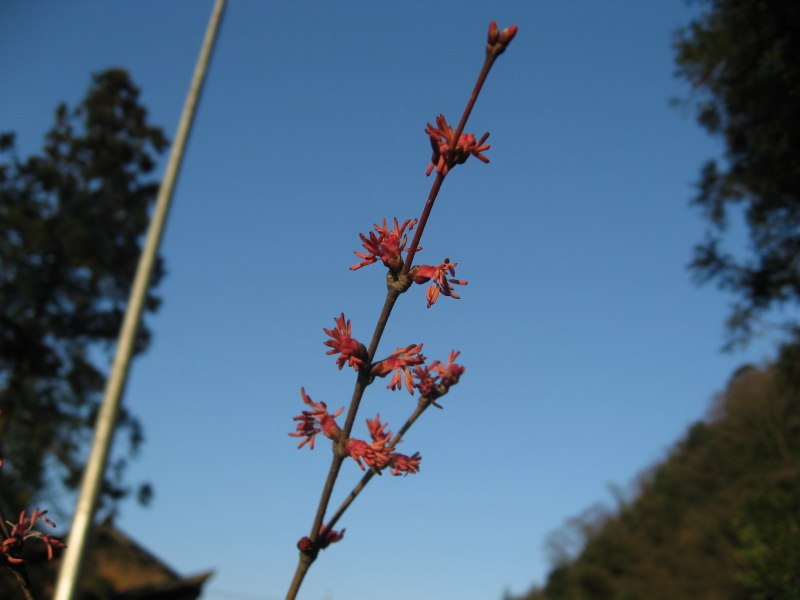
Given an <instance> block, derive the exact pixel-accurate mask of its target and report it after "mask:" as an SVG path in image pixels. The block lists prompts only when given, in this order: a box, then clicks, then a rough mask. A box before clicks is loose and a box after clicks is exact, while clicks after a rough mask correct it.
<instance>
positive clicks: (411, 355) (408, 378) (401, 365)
mask: <svg viewBox="0 0 800 600" xmlns="http://www.w3.org/2000/svg"><path fill="white" fill-rule="evenodd" d="M421 351H422V344H416V345H415V344H411V345H409V346H406V347H405V348H398V349H397V350H395V351H394V352H392V353H391V354H390V355H389V356H388V357H387V358H384V359H383V360H382V361H380V362H378V363H375V364H374V365H372V370H371V371H370V373H371V374H372V375H374V376H375V377H386V376H387V375H388V374H389V373H391V372H393V371H394V375H392V379H391V381H390V382H389V385H387V386H386V387H388V388H389V389H391V390H395V389H398V390H399V389H400V388H401V387H402V386H403V382H405V385H406V389H408V393H409V394H411V395H412V396H413V395H414V380H413V378H412V372H411V369H409V367H413V366H415V365H421V364H422V363H424V362H425V357H424V356H423V355H422V354H420V352H421Z"/></svg>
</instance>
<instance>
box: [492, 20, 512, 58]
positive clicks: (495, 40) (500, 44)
mask: <svg viewBox="0 0 800 600" xmlns="http://www.w3.org/2000/svg"><path fill="white" fill-rule="evenodd" d="M517 29H518V28H517V26H516V25H512V26H511V27H506V28H505V29H503V31H500V30H499V29H498V28H497V23H496V22H494V21H492V22H491V23H489V37H488V39H487V42H486V52H489V53H491V52H495V53H497V55H498V56H500V55H501V54H502V53H503V52H505V51H506V46H508V44H509V43H511V40H513V39H514V36H515V35H517Z"/></svg>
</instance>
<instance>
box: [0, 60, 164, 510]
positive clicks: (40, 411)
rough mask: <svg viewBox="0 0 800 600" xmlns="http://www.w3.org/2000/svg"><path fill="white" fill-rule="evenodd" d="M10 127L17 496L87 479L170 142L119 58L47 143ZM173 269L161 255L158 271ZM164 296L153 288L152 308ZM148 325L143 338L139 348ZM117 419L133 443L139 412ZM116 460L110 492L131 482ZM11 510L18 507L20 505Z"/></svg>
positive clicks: (3, 326)
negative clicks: (18, 144)
mask: <svg viewBox="0 0 800 600" xmlns="http://www.w3.org/2000/svg"><path fill="white" fill-rule="evenodd" d="M14 142H15V140H14V135H13V134H8V133H7V134H3V135H2V136H0V261H2V262H0V336H2V337H1V338H0V339H2V344H0V409H1V410H2V411H3V415H2V418H0V441H1V442H2V450H3V455H4V456H5V457H6V458H7V464H6V466H5V468H4V469H3V471H2V473H0V477H2V478H3V479H2V485H1V486H0V499H1V500H2V501H3V502H4V503H5V504H6V508H7V509H8V508H13V509H14V510H19V509H20V507H22V506H27V505H28V504H29V503H30V501H31V499H32V497H33V496H34V495H42V494H46V493H47V491H48V490H49V489H52V488H53V484H54V482H59V480H60V482H59V483H56V487H58V485H61V484H65V485H67V486H68V487H74V486H75V485H77V483H78V482H79V478H80V474H81V470H82V466H83V464H82V461H83V457H84V455H85V451H86V446H85V442H86V441H87V440H88V439H89V435H90V433H91V430H92V427H93V425H94V418H95V414H96V411H97V407H98V402H99V399H100V393H101V391H102V388H103V384H104V379H105V370H106V366H107V362H108V358H109V351H110V348H111V346H112V343H113V342H114V340H115V339H116V337H117V335H118V332H119V328H120V324H121V322H122V316H123V313H124V309H125V304H126V302H127V296H128V292H129V289H130V285H131V282H132V279H133V275H134V273H135V269H136V264H137V261H138V258H139V253H140V246H141V239H142V234H143V233H144V232H145V230H146V228H147V224H148V215H149V209H150V207H151V205H152V202H153V201H154V199H155V197H156V195H157V192H158V183H157V182H156V181H154V180H152V179H149V178H147V176H148V174H151V173H152V172H153V170H154V169H155V166H156V160H157V156H158V155H159V154H160V153H161V152H163V150H164V149H165V148H166V146H167V140H166V138H165V136H164V134H163V132H162V130H161V129H160V128H157V127H153V126H152V125H150V124H148V122H147V112H146V110H145V108H144V107H143V106H142V105H141V104H140V102H139V90H138V89H137V87H136V86H135V85H134V84H133V83H132V82H131V80H130V78H129V77H128V74H127V73H126V72H125V71H123V70H119V69H112V70H108V71H105V72H102V73H99V74H96V75H95V76H94V77H93V79H92V83H91V86H90V88H89V90H88V93H87V94H86V96H85V98H84V99H83V101H82V102H81V103H80V104H79V105H78V106H77V107H76V108H74V109H69V108H68V107H67V106H66V105H64V104H62V105H60V106H59V107H58V109H57V110H56V122H55V125H54V127H53V128H52V129H51V130H50V131H49V133H48V134H47V135H46V138H45V144H44V148H43V150H42V152H41V153H40V154H37V155H34V156H30V157H28V158H26V159H24V160H23V159H21V158H19V157H18V156H17V153H16V152H15V144H14ZM161 275H162V269H161V261H160V260H159V264H158V268H157V270H156V273H155V274H154V277H153V280H152V284H151V285H155V284H156V283H157V282H158V280H159V278H160V277H161ZM157 306H158V299H157V298H156V297H155V296H153V295H152V294H150V295H149V296H148V299H147V306H146V308H147V310H150V311H152V310H155V309H156V308H157ZM149 337H150V336H149V332H148V330H147V328H146V327H144V326H142V327H141V328H140V330H139V334H138V338H137V341H136V350H137V351H138V352H141V351H142V350H144V349H145V348H146V346H147V344H148V340H149ZM120 424H121V425H122V426H125V427H126V428H127V430H128V432H129V434H130V435H129V441H130V442H131V444H132V448H135V447H136V446H137V445H138V443H139V442H140V441H141V439H142V433H141V428H140V426H139V423H138V422H137V421H136V419H134V418H132V417H131V416H130V415H128V414H123V415H122V417H121V419H120ZM125 460H126V459H125V456H124V453H123V456H122V458H119V459H117V460H116V461H115V464H114V465H113V468H112V469H111V473H112V475H111V477H108V478H107V481H106V486H105V495H106V497H113V498H116V497H120V496H122V495H124V494H125V493H126V489H125V488H124V487H122V485H121V479H120V478H119V477H118V475H119V474H120V471H121V469H122V467H123V466H124V464H125ZM12 513H13V511H12Z"/></svg>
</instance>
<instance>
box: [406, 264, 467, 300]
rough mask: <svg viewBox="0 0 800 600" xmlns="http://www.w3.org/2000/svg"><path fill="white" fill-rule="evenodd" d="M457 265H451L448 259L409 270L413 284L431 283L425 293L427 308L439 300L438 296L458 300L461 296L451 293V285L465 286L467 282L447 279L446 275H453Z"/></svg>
mask: <svg viewBox="0 0 800 600" xmlns="http://www.w3.org/2000/svg"><path fill="white" fill-rule="evenodd" d="M457 266H458V263H451V262H450V259H449V258H445V259H444V262H443V263H439V264H438V265H417V266H415V267H414V268H412V269H411V271H410V275H411V279H412V281H413V282H414V283H418V284H423V283H427V282H429V281H430V282H431V285H430V286H428V289H427V291H426V292H425V298H426V299H427V301H428V308H430V307H431V306H433V305H434V304H435V303H436V301H437V300H438V299H439V294H443V295H445V296H450V297H451V298H455V299H456V300H459V299H460V298H461V296H459V295H458V294H456V293H455V292H454V291H453V288H452V287H451V284H452V285H467V284H469V282H468V281H465V280H463V279H455V278H453V277H451V278H448V277H447V275H448V274H450V275H455V274H456V267H457Z"/></svg>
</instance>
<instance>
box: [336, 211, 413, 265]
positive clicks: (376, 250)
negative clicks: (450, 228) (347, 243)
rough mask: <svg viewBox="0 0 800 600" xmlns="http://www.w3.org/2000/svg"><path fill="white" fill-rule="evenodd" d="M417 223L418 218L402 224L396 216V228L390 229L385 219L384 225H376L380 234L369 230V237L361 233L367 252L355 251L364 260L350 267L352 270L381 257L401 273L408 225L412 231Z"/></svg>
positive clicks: (386, 263)
mask: <svg viewBox="0 0 800 600" xmlns="http://www.w3.org/2000/svg"><path fill="white" fill-rule="evenodd" d="M416 224H417V220H416V219H414V220H413V221H412V220H410V219H406V220H405V221H403V224H402V225H401V224H400V223H399V222H398V221H397V219H396V218H395V219H394V229H391V230H390V229H389V228H388V226H387V225H386V219H384V220H383V225H382V226H379V225H377V224H376V225H375V231H377V232H378V234H379V235H375V233H374V232H372V231H370V232H369V237H367V236H365V235H364V234H363V233H359V234H358V237H360V238H361V241H362V242H363V245H364V249H365V250H366V252H354V254H355V255H356V256H358V257H359V258H361V259H363V260H362V261H361V262H360V263H358V264H355V265H353V266H352V267H350V270H351V271H355V270H356V269H360V268H361V267H364V266H366V265H371V264H372V263H374V262H376V261H377V260H378V259H381V261H383V264H384V265H386V267H387V268H388V269H390V270H391V271H392V272H394V273H399V272H400V270H401V269H402V268H403V259H402V257H401V256H400V253H401V252H403V251H404V250H406V244H407V243H408V235H407V232H406V227H407V228H408V231H409V232H410V231H411V230H412V229H414V225H416ZM417 250H420V248H417ZM406 251H407V250H406Z"/></svg>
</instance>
